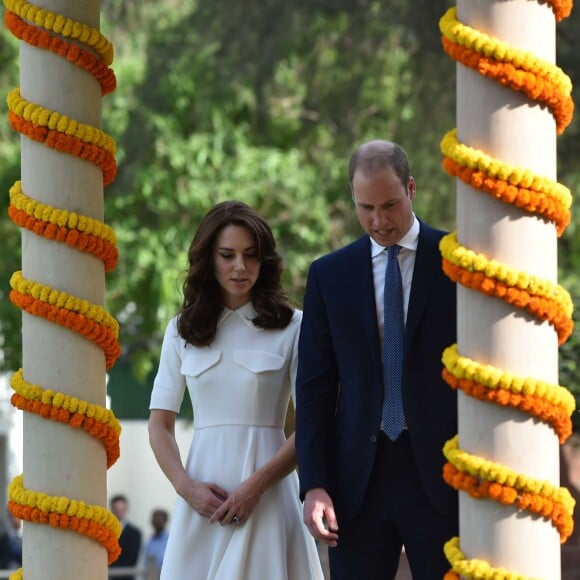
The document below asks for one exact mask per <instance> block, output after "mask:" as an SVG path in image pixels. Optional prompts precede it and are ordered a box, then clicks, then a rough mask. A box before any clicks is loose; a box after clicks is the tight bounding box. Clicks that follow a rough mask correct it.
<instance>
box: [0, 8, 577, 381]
mask: <svg viewBox="0 0 580 580" xmlns="http://www.w3.org/2000/svg"><path fill="white" fill-rule="evenodd" d="M451 4H452V2H450V1H447V0H413V1H411V2H409V1H403V0H394V1H392V2H383V1H379V0H364V1H362V0H296V1H295V2H282V1H281V0H261V1H260V2H254V3H247V2H246V3H244V2H241V3H240V2H234V1H233V0H213V1H212V2H201V1H199V0H198V1H195V0H180V1H178V0H160V1H157V2H151V1H144V2H140V1H137V0H132V1H126V0H103V1H102V2H101V8H102V28H103V31H104V32H105V33H106V34H107V35H108V36H109V38H110V39H111V40H112V42H113V44H114V45H115V50H116V59H115V63H114V68H115V72H116V75H117V78H118V89H117V91H115V92H114V93H113V94H112V95H109V96H108V97H107V98H106V99H105V100H104V101H103V118H104V128H105V130H107V131H108V132H110V133H111V134H112V135H113V136H114V138H115V139H116V140H117V144H118V154H117V159H118V163H119V171H118V175H117V178H116V180H115V181H114V183H113V184H112V185H111V186H110V187H109V188H107V190H106V192H105V203H106V221H107V223H108V224H109V225H111V226H112V227H114V229H115V231H116V233H117V236H118V245H119V250H120V262H119V265H118V267H117V268H116V270H115V271H114V272H112V273H111V274H110V275H109V276H108V277H107V307H108V309H109V310H110V311H111V312H112V313H113V314H114V315H115V316H116V317H117V318H118V319H119V321H120V322H121V337H120V339H121V343H122V345H123V349H124V351H123V361H122V364H123V369H124V370H123V372H125V370H126V366H125V365H127V364H130V365H131V366H132V368H133V372H134V373H135V375H136V376H137V377H138V378H139V380H140V381H141V382H142V383H143V384H148V381H150V377H151V373H152V372H153V371H154V369H155V367H156V364H157V357H158V352H159V347H160V342H161V337H162V332H163V329H164V327H165V325H166V323H167V321H168V320H169V318H170V317H171V316H173V315H174V314H175V312H176V310H177V309H178V308H179V304H180V300H181V285H182V282H183V276H184V272H185V268H186V252H187V248H188V246H189V243H190V240H191V238H192V236H193V233H194V231H195V229H196V226H197V224H198V222H199V220H200V218H201V217H202V216H203V214H204V213H205V212H206V211H207V210H208V209H209V208H210V207H211V206H212V205H213V204H215V203H216V202H218V201H221V200H224V199H229V198H236V199H240V200H242V201H245V202H247V203H249V204H250V205H252V206H254V207H256V209H258V210H259V211H260V212H261V213H262V214H263V215H264V216H265V217H266V218H267V219H268V221H269V222H270V224H271V225H272V228H273V230H274V233H275V235H276V239H277V240H278V244H279V249H280V251H281V253H282V254H283V256H284V258H285V263H286V270H285V273H284V283H285V285H286V287H287V288H288V289H289V291H290V294H291V297H292V299H293V301H294V302H295V303H296V304H297V305H300V304H301V300H302V295H303V292H304V283H305V276H306V272H307V269H308V266H309V264H310V262H311V261H312V259H314V258H315V257H317V256H318V255H320V254H323V253H326V252H327V251H329V250H330V249H332V248H336V247H338V246H340V245H342V244H344V243H345V242H347V241H349V240H351V239H353V238H354V237H355V236H358V235H359V234H360V227H359V225H358V223H357V221H356V218H355V216H354V212H353V211H352V202H351V200H350V193H349V187H348V183H347V179H348V178H347V167H346V166H347V160H348V157H349V155H350V153H351V150H352V149H353V147H354V146H355V145H356V144H358V143H360V142H361V141H364V140H366V139H371V138H376V137H383V138H388V139H392V140H395V141H398V142H400V143H402V144H403V145H404V146H405V147H406V148H407V150H408V152H409V154H410V158H411V162H412V172H413V175H414V176H415V178H416V181H417V184H418V195H417V198H416V201H415V210H416V212H417V213H418V214H419V215H420V216H424V217H425V218H426V219H428V220H429V221H430V222H432V223H434V224H438V225H440V226H442V227H445V228H448V229H452V228H453V227H454V221H455V204H454V182H453V180H452V179H450V178H449V177H448V176H447V175H446V174H445V173H444V171H443V170H442V168H441V156H440V153H439V141H440V139H441V137H442V136H443V134H444V133H445V132H446V131H447V130H448V129H450V128H451V127H452V126H453V125H454V122H455V64H454V63H453V62H451V61H450V59H448V58H447V57H446V56H445V55H444V53H443V50H442V49H441V46H440V40H439V31H438V20H439V18H440V16H441V15H442V14H443V12H444V11H445V9H446V8H447V7H448V6H450V5H451ZM558 30H559V44H558V50H559V63H560V65H561V66H562V67H563V68H564V69H565V70H566V72H568V74H570V75H571V76H572V77H573V78H579V77H580V61H579V60H578V58H577V54H578V49H579V48H580V46H579V42H580V41H579V40H578V39H580V19H579V17H578V15H577V13H574V14H573V15H572V18H570V19H568V20H566V21H565V22H563V23H562V24H560V25H559V27H558ZM17 68H18V52H17V42H15V41H14V39H12V38H11V36H10V35H9V34H8V33H7V31H5V30H4V31H2V34H0V87H1V88H2V93H3V94H4V95H6V94H7V93H8V91H9V90H10V89H11V88H12V87H13V86H15V85H16V84H17ZM5 114H6V108H5V104H4V102H3V101H2V103H0V115H2V116H3V117H4V118H5ZM579 131H580V123H579V122H578V120H577V119H576V120H575V122H574V123H573V125H572V126H571V127H570V128H569V129H568V131H567V132H566V133H565V135H564V136H563V137H561V138H560V140H559V174H560V180H561V181H562V182H563V183H565V184H566V185H568V186H569V187H571V189H573V191H574V190H577V188H578V187H577V186H578V185H580V171H579V170H578V167H577V159H578V158H579V156H580V149H579V148H580V145H579V144H580V135H579V134H578V133H579ZM0 154H1V156H2V164H1V165H0V188H1V189H2V191H4V192H7V191H8V189H9V188H10V186H11V185H12V183H13V182H14V180H16V179H18V177H19V167H18V165H19V138H18V136H17V135H14V134H13V133H12V132H11V131H10V129H9V126H8V123H7V122H2V123H0ZM0 199H1V200H2V201H1V202H0V209H2V215H1V216H0V236H1V239H2V244H3V252H2V253H0V272H2V278H3V281H2V282H0V337H1V338H0V340H3V342H1V343H0V350H1V351H2V352H3V355H4V361H3V365H4V367H5V368H16V367H18V366H19V364H20V363H19V359H20V342H19V336H20V331H19V329H20V312H19V311H17V310H16V309H14V308H13V307H12V306H11V305H10V303H9V301H8V299H7V294H8V291H9V286H8V280H9V277H10V274H11V272H12V271H14V270H16V269H19V267H20V237H19V233H18V230H17V228H16V227H15V226H14V225H13V224H12V223H11V222H10V221H9V220H8V219H7V217H6V208H7V206H8V196H7V193H6V194H5V195H4V196H1V197H0ZM579 211H580V210H579V209H578V208H577V207H576V206H574V218H573V222H572V224H571V226H570V228H569V229H568V230H567V232H566V233H565V235H564V237H563V239H562V240H561V242H560V246H559V247H560V266H561V270H562V279H563V280H564V285H565V286H566V287H567V288H569V289H571V291H572V292H573V293H574V295H575V296H578V295H579V293H580V282H579V280H580V278H579V277H578V275H577V272H578V271H579V267H580V247H579V244H580V241H579V240H580V237H579V236H578V235H577V228H578V224H580V215H579V214H578V212H579ZM561 361H562V369H561V374H562V383H563V384H566V386H567V387H569V388H571V389H572V390H574V391H575V392H580V385H578V379H577V378H576V377H577V375H578V373H577V372H576V371H577V368H578V366H579V365H580V344H579V339H578V336H577V334H575V335H574V336H573V337H572V339H571V340H570V341H569V342H568V344H567V345H565V347H564V348H563V349H562V357H561ZM119 364H121V362H120V363H119ZM114 372H115V370H114V369H113V373H114ZM123 380H124V379H123ZM115 384H119V383H118V382H115V380H114V379H112V385H113V386H114V385H115Z"/></svg>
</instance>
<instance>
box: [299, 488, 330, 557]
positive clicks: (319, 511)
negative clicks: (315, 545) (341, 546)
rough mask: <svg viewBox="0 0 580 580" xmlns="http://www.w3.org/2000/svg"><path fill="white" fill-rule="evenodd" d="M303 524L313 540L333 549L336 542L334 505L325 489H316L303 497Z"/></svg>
mask: <svg viewBox="0 0 580 580" xmlns="http://www.w3.org/2000/svg"><path fill="white" fill-rule="evenodd" d="M304 523H305V524H306V527H307V528H308V529H309V531H310V533H311V534H312V535H313V536H314V539H316V540H318V541H320V542H323V543H324V544H327V545H329V546H331V547H333V548H334V547H335V546H336V545H337V542H338V522H337V521H336V515H335V513H334V505H333V504H332V500H331V499H330V496H329V495H328V493H326V490H325V489H322V488H321V487H317V488H315V489H310V490H309V491H307V492H306V495H305V497H304Z"/></svg>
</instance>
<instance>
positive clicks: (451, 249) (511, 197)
mask: <svg viewBox="0 0 580 580" xmlns="http://www.w3.org/2000/svg"><path fill="white" fill-rule="evenodd" d="M538 1H539V2H540V3H543V4H548V5H549V6H550V7H551V8H552V10H553V12H554V15H555V18H556V20H557V21H559V20H561V19H562V18H565V17H566V16H568V15H569V14H570V11H571V9H572V0H538ZM456 14H457V10H456V8H451V9H449V10H448V11H447V12H446V13H445V14H444V16H443V17H442V18H441V19H440V22H439V27H440V30H441V32H442V43H443V48H444V50H445V52H446V53H447V54H448V55H449V56H450V57H451V58H452V59H454V60H455V61H457V62H459V63H461V64H463V65H464V66H466V67H469V68H471V69H473V70H474V71H476V72H477V73H479V74H480V75H482V76H485V77H487V78H489V79H492V80H494V81H496V82H498V83H499V84H500V85H501V86H504V87H507V88H510V89H512V90H515V91H520V92H522V93H523V94H525V95H526V96H527V97H528V98H529V99H530V100H532V101H536V102H539V103H540V104H543V105H546V106H547V107H548V108H549V110H550V112H551V113H552V115H553V117H554V119H555V123H556V131H557V133H558V134H561V133H562V132H563V131H564V130H565V128H566V127H567V126H568V125H569V124H570V122H571V120H572V116H573V111H574V102H573V100H572V96H571V91H572V82H571V80H570V78H569V77H568V76H567V75H566V74H564V72H563V71H562V70H561V69H560V68H558V67H557V66H556V65H554V64H552V63H551V62H548V61H545V60H543V59H540V58H538V57H536V56H535V55H534V54H533V53H531V52H528V51H524V50H520V49H517V48H514V47H512V46H510V45H509V44H507V43H505V42H502V41H500V40H499V39H497V38H495V37H492V36H489V35H486V34H483V33H481V32H480V31H478V30H475V29H473V28H470V27H469V26H466V25H464V24H462V23H460V22H459V21H458V20H457V18H456ZM441 150H442V152H443V155H444V160H443V166H444V168H445V170H446V171H447V172H448V173H449V174H451V175H452V176H453V177H457V178H459V179H461V180H462V181H463V182H464V183H466V184H468V185H469V186H471V187H473V188H474V189H477V190H479V191H482V192H486V193H488V194H489V195H491V196H493V197H495V198H496V199H498V200H500V201H502V202H504V203H510V204H513V205H514V206H515V207H518V208H520V209H522V210H524V211H526V212H529V213H532V214H535V215H537V216H539V217H541V218H543V219H545V220H548V221H550V222H552V223H553V224H554V225H555V228H556V231H557V233H558V236H560V235H561V234H562V233H563V231H564V230H565V228H566V227H567V226H568V224H569V222H570V207H571V203H572V198H571V194H570V192H569V190H568V189H566V188H564V187H563V186H561V185H560V184H558V183H556V182H554V181H552V180H549V179H547V178H545V177H542V176H538V175H535V174H533V173H532V172H531V171H529V170H526V169H524V168H520V167H514V166H510V165H509V164H506V163H502V162H501V161H500V160H497V159H493V158H491V157H490V156H488V155H486V154H485V153H484V152H482V151H479V150H476V149H472V148H470V147H468V146H466V145H464V144H460V143H458V140H457V132H456V130H453V131H450V132H449V133H448V134H447V135H445V137H444V138H443V139H442V141H441ZM440 250H441V253H442V255H443V270H444V271H445V273H446V274H447V276H448V277H449V278H451V279H452V280H453V281H456V282H459V283H461V284H462V285H464V286H466V287H468V288H472V289H475V290H477V291H479V292H482V293H484V294H486V295H489V296H494V297H498V298H501V299H503V300H504V301H505V302H507V303H508V304H511V305H513V306H515V307H517V308H520V309H523V310H526V311H527V312H529V313H530V314H532V315H534V316H536V317H538V318H539V319H540V320H545V321H548V322H549V323H550V324H552V325H553V326H554V328H555V330H556V332H557V334H558V343H559V344H562V343H563V342H564V341H565V340H566V339H567V338H568V337H569V336H570V334H571V332H572V328H573V322H572V308H573V307H572V301H571V299H570V296H569V295H568V293H567V292H566V291H565V290H563V289H562V288H561V287H560V286H558V285H556V284H552V283H551V282H550V281H547V280H542V279H540V278H537V277H535V276H531V275H528V274H526V273H525V272H519V271H517V270H515V269H513V268H511V267H509V266H507V265H503V264H499V263H497V262H496V261H494V260H488V259H487V258H486V257H485V256H483V255H481V254H476V253H475V252H471V251H470V250H468V249H467V248H464V247H462V246H460V245H459V244H458V242H457V235H456V233H453V234H450V235H449V236H446V237H445V238H443V239H442V240H441V244H440ZM443 362H444V365H445V368H444V369H443V378H444V379H445V380H446V381H447V382H448V384H449V385H450V386H451V387H452V388H461V389H463V390H464V392H465V393H466V394H468V395H469V396H473V397H475V398H477V399H478V400H481V401H485V402H492V403H495V404H499V405H503V406H506V405H509V406H511V407H513V408H517V409H519V410H521V411H525V412H527V413H529V414H531V415H532V416H535V417H536V418H538V419H540V420H542V421H544V422H546V423H548V424H549V425H551V426H552V428H553V429H554V430H555V431H556V433H557V434H558V437H559V439H560V442H563V441H564V440H565V439H566V438H567V437H568V435H569V434H570V431H571V420H570V414H571V413H572V411H573V408H574V399H573V397H572V396H571V395H570V394H569V393H568V392H567V391H566V390H565V389H564V388H563V387H560V386H559V385H553V384H549V383H546V382H543V381H536V380H534V379H531V378H527V377H519V376H516V375H513V374H511V373H507V372H502V371H501V370H500V369H497V368H494V367H490V366H488V365H480V364H479V363H477V362H475V361H472V360H470V359H467V358H465V357H459V355H458V353H457V347H456V345H453V347H450V348H448V349H447V350H446V351H445V353H444V355H443ZM444 453H445V455H446V457H447V459H448V461H449V463H448V464H447V465H446V466H445V468H444V479H445V480H446V481H447V483H448V484H450V485H451V486H453V487H454V488H455V489H458V490H462V491H464V492H467V493H469V494H470V495H471V496H472V497H474V498H486V499H493V500H495V501H498V502H501V503H504V504H514V505H515V506H516V507H518V508H519V509H525V510H528V511H530V512H531V513H535V514H539V515H541V516H542V517H546V518H550V519H551V520H552V523H553V524H554V526H555V527H556V528H557V529H558V530H559V532H560V538H561V541H562V542H564V541H565V540H566V539H567V538H568V537H569V536H570V534H571V533H572V529H573V519H572V513H573V509H574V500H573V499H572V498H571V496H570V494H569V492H568V490H566V489H564V488H560V489H556V488H554V486H551V484H549V483H548V482H538V481H537V480H534V479H532V478H529V477H527V476H526V475H523V474H517V473H515V472H513V471H511V470H509V469H508V468H506V467H504V466H502V465H500V464H497V463H493V462H489V461H485V460H484V459H482V458H478V457H476V456H473V455H469V454H467V453H466V452H464V451H461V450H459V448H458V438H457V437H455V438H454V439H452V440H451V441H448V442H447V444H446V445H445V449H444ZM445 555H446V557H447V559H448V560H449V562H450V563H451V565H452V568H453V569H452V570H451V571H449V572H448V573H447V574H446V575H445V579H446V580H459V577H460V576H461V577H465V578H477V579H478V580H480V579H485V580H504V579H506V580H532V579H531V578H528V577H527V576H522V575H520V574H516V573H513V572H509V571H507V570H505V569H503V568H492V567H491V566H490V565H489V563H488V562H484V561H482V560H479V559H471V560H468V559H466V557H465V555H464V554H463V553H462V552H461V550H460V548H459V538H453V539H452V540H450V541H449V542H447V544H446V545H445Z"/></svg>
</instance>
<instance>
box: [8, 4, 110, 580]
mask: <svg viewBox="0 0 580 580" xmlns="http://www.w3.org/2000/svg"><path fill="white" fill-rule="evenodd" d="M4 6H5V8H6V13H5V24H6V27H7V28H8V30H10V32H11V33H12V34H13V35H14V36H16V37H17V38H18V39H19V40H20V87H18V88H15V89H14V90H12V91H11V92H10V94H9V95H8V98H7V102H8V111H9V121H10V125H11V126H12V128H13V129H14V130H15V131H18V132H19V133H21V135H22V137H21V152H22V155H21V171H22V179H21V181H18V182H16V183H15V184H14V185H13V187H12V188H11V190H10V206H9V215H10V217H11V219H12V220H13V221H14V223H15V224H16V225H18V226H19V227H20V228H22V270H21V271H19V272H15V273H14V274H13V275H12V277H11V279H10V285H11V288H12V291H11V294H10V299H11V301H12V302H13V304H14V305H15V306H17V307H19V308H21V309H22V310H23V317H22V342H23V347H22V369H20V370H19V371H18V372H16V373H15V374H14V375H13V377H12V381H11V384H12V388H13V389H14V394H13V396H12V403H13V405H15V406H16V407H17V408H19V409H22V410H23V411H26V413H25V415H24V422H23V423H24V432H23V436H24V457H23V466H24V470H23V474H22V475H20V476H18V477H16V478H15V479H14V480H13V481H12V482H11V483H10V485H9V490H8V491H9V509H10V511H11V512H12V513H13V514H14V515H15V516H17V517H19V518H21V519H23V520H24V538H23V566H22V568H21V569H20V570H18V571H17V572H15V573H14V574H13V575H12V576H11V579H19V578H22V577H23V578H25V579H26V578H42V579H43V580H63V579H64V580H67V579H70V580H73V579H75V580H76V579H78V578H83V579H85V580H97V579H102V578H106V577H107V568H108V563H110V562H112V561H114V560H115V559H116V558H117V557H118V555H119V553H120V547H119V542H118V538H119V535H120V532H121V528H120V522H119V521H118V520H117V519H116V518H115V517H114V515H113V514H112V513H110V512H109V511H108V510H107V509H106V507H104V506H106V501H107V480H106V472H107V467H109V466H111V465H112V464H113V463H114V462H115V461H116V460H117V458H118V457H119V435H120V431H121V428H120V424H119V421H118V420H117V419H116V417H115V416H114V414H113V413H112V412H111V411H109V410H107V409H106V408H105V399H106V371H107V369H109V368H110V367H111V366H112V365H113V364H114V363H115V361H116V359H117V358H118V357H119V354H120V346H119V343H118V339H117V337H118V331H119V326H118V323H117V321H116V320H115V319H114V318H113V317H112V316H111V315H110V314H109V313H108V312H107V311H106V310H105V309H104V307H103V304H104V290H105V272H106V271H109V270H111V269H113V268H114V267H115V265H116V262H117V248H116V245H115V234H114V232H113V231H112V230H111V228H110V227H108V226H106V225H105V224H104V223H103V214H104V200H103V188H104V187H105V186H107V185H108V184H110V183H111V182H112V181H113V179H114V178H115V174H116V160H115V142H114V140H113V139H112V137H110V136H109V135H107V134H106V133H104V132H103V131H102V130H101V129H100V126H101V97H102V96H104V95H106V94H108V93H110V92H111V91H113V90H114V89H115V87H116V79H115V75H114V73H113V71H112V69H111V68H110V65H111V63H112V61H113V47H112V45H111V43H110V42H109V40H108V39H106V38H105V37H104V36H103V35H102V34H101V33H100V32H99V22H100V2H99V1H98V0H88V1H83V2H77V1H71V0H69V1H65V0H44V1H43V2H38V5H34V4H31V3H29V2H26V1H24V0H4ZM71 331H72V332H71ZM71 427H72V428H73V429H72V430H71ZM70 531H73V532H76V533H70Z"/></svg>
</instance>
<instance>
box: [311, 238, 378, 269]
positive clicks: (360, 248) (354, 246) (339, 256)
mask: <svg viewBox="0 0 580 580" xmlns="http://www.w3.org/2000/svg"><path fill="white" fill-rule="evenodd" d="M369 246H370V241H369V237H368V236H366V235H365V236H361V237H360V238H359V239H358V240H355V241H354V242H351V243H350V244H347V245H346V246H343V247H342V248H338V249H337V250H334V251H333V252H330V253H328V254H324V255H323V256H320V257H319V258H317V259H316V260H314V262H312V265H313V266H314V267H316V268H326V267H334V266H336V264H337V263H340V262H343V261H348V260H350V259H351V258H352V257H353V256H355V255H357V254H359V253H360V252H364V251H365V250H367V251H370V249H369Z"/></svg>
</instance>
